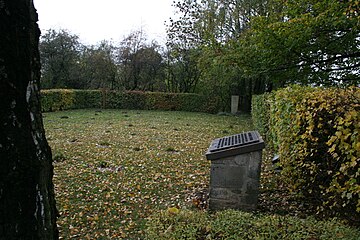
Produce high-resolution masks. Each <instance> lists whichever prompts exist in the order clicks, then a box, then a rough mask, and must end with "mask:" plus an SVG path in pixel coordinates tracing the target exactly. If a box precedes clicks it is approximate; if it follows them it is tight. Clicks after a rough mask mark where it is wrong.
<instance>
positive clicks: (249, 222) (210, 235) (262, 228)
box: [145, 210, 360, 240]
mask: <svg viewBox="0 0 360 240" xmlns="http://www.w3.org/2000/svg"><path fill="white" fill-rule="evenodd" d="M146 227H147V228H146V229H145V239H149V240H150V239H151V240H152V239H160V240H165V239H169V240H170V239H171V240H173V239H176V240H181V239H267V240H275V239H276V240H278V239H286V240H297V239H319V240H320V239H323V240H331V239H334V240H335V239H347V240H357V239H358V238H359V234H360V232H359V230H358V229H355V228H350V227H347V226H345V225H343V224H341V223H340V221H338V220H336V219H333V220H328V221H317V220H315V219H314V218H311V217H309V218H307V219H299V218H296V217H291V216H279V215H259V214H258V215H255V214H252V213H246V212H240V211H234V210H227V211H222V212H217V213H214V214H208V213H206V212H204V211H189V210H180V211H178V212H174V211H161V212H158V213H155V214H154V215H153V216H150V217H148V218H147V225H146Z"/></svg>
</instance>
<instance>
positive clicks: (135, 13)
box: [34, 0, 175, 44]
mask: <svg viewBox="0 0 360 240" xmlns="http://www.w3.org/2000/svg"><path fill="white" fill-rule="evenodd" d="M172 2H173V0H101V1H100V0H97V1H95V0H34V4H35V8H36V9H37V11H38V15H39V26H40V29H41V30H42V31H43V32H44V31H45V30H47V29H49V28H52V29H55V30H59V29H67V30H69V31H70V32H71V33H73V34H77V35H79V36H80V38H81V40H82V42H84V43H86V44H96V43H98V42H100V41H101V40H104V39H106V40H113V41H119V40H121V39H122V38H123V37H124V36H126V35H128V34H129V33H130V32H131V31H133V30H138V29H140V28H141V27H142V29H143V30H144V31H145V32H146V33H147V35H148V38H149V39H157V40H158V41H160V42H164V41H165V38H166V33H165V25H164V21H168V20H169V18H170V17H172V16H173V15H174V10H175V8H174V7H173V6H171V5H172Z"/></svg>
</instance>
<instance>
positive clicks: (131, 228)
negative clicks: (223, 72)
mask: <svg viewBox="0 0 360 240" xmlns="http://www.w3.org/2000/svg"><path fill="white" fill-rule="evenodd" d="M44 125H45V129H46V135H47V138H48V141H49V144H50V146H51V147H52V150H53V158H54V160H55V163H54V165H55V176H54V183H55V191H56V197H57V205H58V210H59V212H60V218H59V220H58V225H59V229H60V235H61V237H62V238H63V239H119V238H130V239H134V238H136V237H137V236H142V235H143V231H144V227H145V226H144V224H145V219H146V218H147V217H148V216H149V215H150V214H152V213H154V212H156V211H158V210H159V209H167V208H169V207H174V206H175V207H178V208H181V209H184V208H191V207H193V206H192V203H191V196H192V194H193V193H194V192H197V191H199V190H201V189H204V188H206V187H207V185H208V182H209V166H210V163H209V162H208V161H207V160H206V158H205V156H204V154H205V152H206V150H207V148H208V146H209V144H210V142H211V140H212V139H214V138H216V137H222V136H225V135H230V134H235V133H239V132H242V131H246V130H251V129H252V124H251V120H250V117H249V116H241V117H233V116H217V115H209V114H202V113H186V112H157V111H132V110H131V111H130V110H102V111H96V110H78V111H64V112H54V113H45V114H44Z"/></svg>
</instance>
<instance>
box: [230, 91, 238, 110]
mask: <svg viewBox="0 0 360 240" xmlns="http://www.w3.org/2000/svg"><path fill="white" fill-rule="evenodd" d="M238 110H239V96H235V95H233V96H231V113H232V114H236V113H237V112H238Z"/></svg>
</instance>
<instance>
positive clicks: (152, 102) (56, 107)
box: [41, 89, 218, 113]
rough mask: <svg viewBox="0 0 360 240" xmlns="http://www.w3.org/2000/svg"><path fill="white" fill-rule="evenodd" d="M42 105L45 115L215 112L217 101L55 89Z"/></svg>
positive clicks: (43, 93) (44, 96)
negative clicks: (101, 111)
mask: <svg viewBox="0 0 360 240" xmlns="http://www.w3.org/2000/svg"><path fill="white" fill-rule="evenodd" d="M41 103H42V110H43V112H48V111H61V110H66V109H78V108H112V109H143V110H175V111H189V112H207V113H215V112H216V111H217V103H218V101H217V99H216V98H209V97H207V96H203V95H199V94H193V93H161V92H141V91H125V92H119V91H105V90H104V91H100V90H69V89H54V90H42V91H41Z"/></svg>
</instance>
